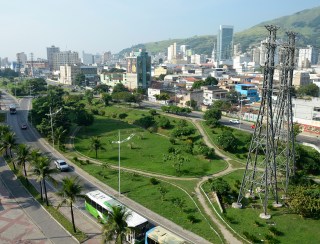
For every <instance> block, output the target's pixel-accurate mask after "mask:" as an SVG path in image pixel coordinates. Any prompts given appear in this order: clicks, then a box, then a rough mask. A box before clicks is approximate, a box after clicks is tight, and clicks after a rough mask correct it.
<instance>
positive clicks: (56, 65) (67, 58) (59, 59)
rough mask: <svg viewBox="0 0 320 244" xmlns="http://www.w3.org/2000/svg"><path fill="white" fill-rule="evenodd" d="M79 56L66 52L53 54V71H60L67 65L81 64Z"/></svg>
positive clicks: (75, 53)
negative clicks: (61, 67)
mask: <svg viewBox="0 0 320 244" xmlns="http://www.w3.org/2000/svg"><path fill="white" fill-rule="evenodd" d="M80 63H81V62H80V59H79V54H78V53H77V52H71V51H65V52H55V53H53V69H54V70H59V69H60V66H64V65H66V64H68V65H73V64H80ZM49 65H50V64H49Z"/></svg>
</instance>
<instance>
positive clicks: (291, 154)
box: [274, 32, 296, 195]
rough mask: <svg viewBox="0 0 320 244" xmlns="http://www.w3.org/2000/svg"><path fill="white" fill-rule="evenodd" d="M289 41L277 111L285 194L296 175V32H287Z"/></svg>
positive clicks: (279, 163) (278, 156) (277, 144)
mask: <svg viewBox="0 0 320 244" xmlns="http://www.w3.org/2000/svg"><path fill="white" fill-rule="evenodd" d="M287 36H288V43H287V44H284V45H283V47H282V49H281V51H282V52H283V60H282V61H283V62H282V63H281V64H280V85H279V91H278V96H277V100H276V103H275V106H274V112H275V123H274V129H275V148H276V150H277V151H276V163H277V171H278V182H281V183H282V184H281V185H282V189H281V190H282V191H283V193H284V195H286V193H287V189H288V185H289V179H290V177H291V176H293V175H294V168H295V138H294V130H293V113H292V97H291V95H292V90H293V86H292V79H293V70H294V67H295V62H294V58H295V38H296V34H295V33H293V32H287Z"/></svg>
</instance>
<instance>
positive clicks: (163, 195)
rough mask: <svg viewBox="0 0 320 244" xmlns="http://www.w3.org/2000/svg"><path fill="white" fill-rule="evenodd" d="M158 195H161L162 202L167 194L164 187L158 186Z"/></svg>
mask: <svg viewBox="0 0 320 244" xmlns="http://www.w3.org/2000/svg"><path fill="white" fill-rule="evenodd" d="M158 190H159V192H160V195H161V201H162V202H163V201H164V198H165V196H166V195H167V193H168V192H169V191H168V189H167V188H166V187H164V186H163V185H160V186H159V188H158Z"/></svg>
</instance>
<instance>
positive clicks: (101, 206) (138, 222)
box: [85, 190, 149, 244]
mask: <svg viewBox="0 0 320 244" xmlns="http://www.w3.org/2000/svg"><path fill="white" fill-rule="evenodd" d="M111 206H123V205H122V204H121V203H120V202H118V201H117V200H115V199H113V198H112V197H110V196H108V195H106V194H105V193H103V192H101V191H99V190H95V191H91V192H88V193H87V194H86V198H85V208H86V210H87V211H88V212H89V213H90V214H91V215H93V216H94V217H95V218H97V219H99V220H101V221H102V222H103V223H105V222H106V220H107V218H108V214H109V212H110V211H111ZM128 211H129V212H130V213H131V215H130V217H129V218H128V220H127V224H128V227H129V229H130V232H129V233H128V234H127V235H126V241H127V242H129V243H131V244H134V243H142V242H143V241H144V238H145V233H146V231H147V230H148V228H149V222H148V220H147V219H146V218H144V217H142V216H141V215H140V214H138V213H136V212H134V211H132V210H130V209H128Z"/></svg>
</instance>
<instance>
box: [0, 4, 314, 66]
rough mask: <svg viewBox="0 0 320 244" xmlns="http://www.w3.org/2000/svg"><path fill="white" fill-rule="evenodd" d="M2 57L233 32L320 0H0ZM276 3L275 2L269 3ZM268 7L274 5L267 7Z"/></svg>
mask: <svg viewBox="0 0 320 244" xmlns="http://www.w3.org/2000/svg"><path fill="white" fill-rule="evenodd" d="M0 3H1V8H0V16H1V17H2V18H1V22H2V25H1V31H2V33H1V39H0V57H1V58H4V57H8V58H9V59H10V61H14V60H15V59H16V54H17V53H20V52H24V53H25V54H27V56H28V59H30V53H33V54H34V59H37V58H47V54H46V48H47V47H50V46H51V45H55V46H56V47H59V48H60V50H61V51H67V50H71V51H76V52H79V55H80V56H81V55H82V51H85V52H86V53H92V54H96V53H100V54H102V53H103V52H106V51H111V52H112V53H117V52H119V51H121V50H122V49H124V48H127V47H131V46H133V45H136V44H139V43H146V42H154V41H161V40H167V39H175V38H187V37H191V36H195V35H199V36H200V35H216V34H217V30H218V28H219V25H232V26H234V33H237V32H239V31H242V30H244V29H247V28H250V27H251V26H253V25H256V24H259V23H261V22H263V21H267V20H272V19H275V18H279V17H282V16H286V15H291V14H294V13H295V12H298V11H302V10H305V9H309V8H313V7H317V6H319V5H320V4H319V1H315V0H308V1H297V2H294V3H292V1H289V0H282V1H275V0H270V1H268V2H267V1H261V2H259V3H257V1H253V0H247V1H245V2H243V1H238V0H230V1H214V0H202V1H194V0H190V1H184V0H162V1H156V0H139V1H130V0H121V1H104V0H93V1H84V0H78V1H76V2H75V1H63V0H55V1H45V2H43V1H40V0H29V1H5V0H0ZM273 6H274V7H273ZM271 8H272V11H268V10H270V9H271Z"/></svg>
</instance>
